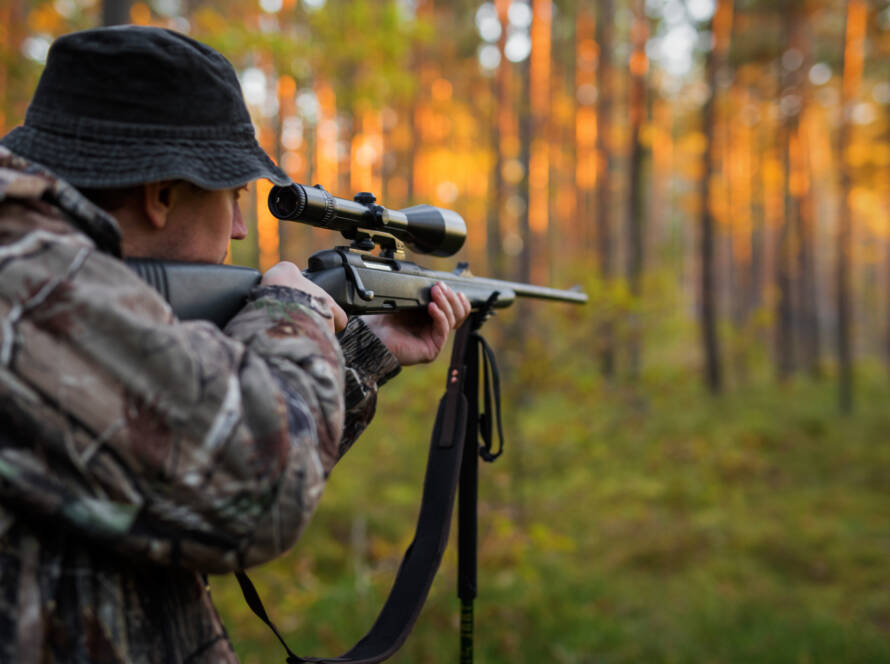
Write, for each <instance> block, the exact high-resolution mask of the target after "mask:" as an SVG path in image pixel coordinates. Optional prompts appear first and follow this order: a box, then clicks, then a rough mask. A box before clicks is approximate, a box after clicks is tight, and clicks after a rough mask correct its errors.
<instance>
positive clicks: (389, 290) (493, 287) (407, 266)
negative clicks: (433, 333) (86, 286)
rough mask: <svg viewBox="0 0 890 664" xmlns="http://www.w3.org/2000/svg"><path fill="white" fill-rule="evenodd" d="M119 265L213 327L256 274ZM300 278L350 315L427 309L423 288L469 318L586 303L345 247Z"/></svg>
mask: <svg viewBox="0 0 890 664" xmlns="http://www.w3.org/2000/svg"><path fill="white" fill-rule="evenodd" d="M127 264H128V265H129V266H130V267H131V268H132V269H133V270H134V271H135V272H136V273H137V274H138V275H139V276H140V277H142V278H143V279H144V280H145V281H146V282H148V283H149V284H150V285H151V286H153V287H154V288H155V289H156V290H157V291H158V292H159V293H160V294H161V295H162V296H163V297H164V299H165V300H167V302H168V303H169V304H170V306H171V307H172V309H173V312H174V313H175V314H176V316H177V317H178V318H180V319H182V320H195V319H202V320H209V321H211V322H213V323H214V324H216V325H217V326H219V327H224V326H225V324H226V323H227V322H228V321H229V319H231V318H232V316H234V315H235V314H236V313H237V312H238V311H239V310H240V309H241V307H243V306H244V302H245V300H246V298H247V295H248V293H249V292H250V291H251V289H252V288H254V287H255V286H257V285H258V284H259V282H260V273H259V272H258V271H257V270H254V269H252V268H247V267H240V266H233V265H214V264H210V263H180V262H173V261H156V260H151V259H128V260H127ZM303 274H304V275H305V276H306V277H307V278H308V279H309V280H311V281H313V282H314V283H316V284H318V285H319V286H320V287H321V288H322V289H324V290H325V291H326V292H327V293H329V294H330V295H331V297H332V298H333V299H334V301H336V302H337V304H339V305H340V306H341V307H343V309H344V310H345V311H346V313H347V314H349V315H351V316H352V315H361V314H373V313H392V312H397V311H408V310H416V309H423V308H425V307H426V305H427V304H428V303H429V302H430V288H431V287H432V286H433V285H434V284H436V283H437V282H439V281H442V282H444V283H446V284H447V285H448V286H450V287H451V288H452V289H453V290H455V291H457V292H459V293H463V294H464V295H466V296H467V299H469V301H470V305H471V307H472V308H473V310H474V311H478V310H480V309H481V308H483V307H488V306H492V307H494V308H498V309H501V308H505V307H509V306H510V305H512V304H513V303H514V302H515V300H516V298H517V297H529V298H537V299H547V300H555V301H562V302H570V303H575V304H584V303H586V302H587V295H586V294H584V293H582V292H580V291H578V290H559V289H555V288H547V287H544V286H534V285H531V284H523V283H517V282H512V281H500V280H497V279H485V278H479V277H475V276H473V275H471V274H470V273H469V271H468V270H466V268H465V267H463V268H462V267H458V269H457V270H456V271H455V272H439V271H435V270H428V269H426V268H423V267H420V266H419V265H417V264H416V263H412V262H409V261H403V260H396V259H392V258H383V257H380V256H372V255H370V254H364V253H360V252H356V251H353V250H350V249H348V248H337V249H328V250H324V251H320V252H318V253H316V254H313V255H312V256H311V257H310V259H309V266H308V269H306V270H305V271H304V272H303Z"/></svg>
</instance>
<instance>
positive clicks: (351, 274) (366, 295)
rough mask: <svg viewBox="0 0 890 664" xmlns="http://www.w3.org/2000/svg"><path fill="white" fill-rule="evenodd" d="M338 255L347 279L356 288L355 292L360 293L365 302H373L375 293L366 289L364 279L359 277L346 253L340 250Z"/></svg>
mask: <svg viewBox="0 0 890 664" xmlns="http://www.w3.org/2000/svg"><path fill="white" fill-rule="evenodd" d="M337 253H339V254H340V259H341V260H342V265H343V269H344V270H346V276H347V278H348V279H349V280H350V281H352V285H353V286H355V290H356V291H358V296H359V297H360V298H362V299H363V300H364V301H365V302H370V301H371V300H373V299H374V291H372V290H368V289H367V288H365V284H364V283H363V282H362V278H361V277H360V276H359V274H358V272H357V271H356V269H355V267H354V266H353V265H352V263H350V262H349V258H348V257H347V256H346V252H344V251H342V250H340V251H338V252H337Z"/></svg>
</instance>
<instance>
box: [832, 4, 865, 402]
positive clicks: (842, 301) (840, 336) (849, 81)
mask: <svg viewBox="0 0 890 664" xmlns="http://www.w3.org/2000/svg"><path fill="white" fill-rule="evenodd" d="M866 13H867V12H866V6H865V2H864V0H847V5H846V18H845V31H844V33H845V34H844V55H843V74H842V79H841V90H842V92H841V121H840V129H839V131H838V140H837V153H838V173H839V176H840V177H839V179H840V209H839V210H838V231H837V272H836V274H835V282H836V283H835V288H836V297H837V355H838V388H839V389H838V398H839V402H840V408H841V411H842V412H843V413H845V414H848V413H851V412H852V411H853V334H852V328H853V310H852V302H851V295H852V294H851V292H850V290H851V287H850V265H851V262H852V256H851V254H852V249H853V219H852V213H851V210H850V202H849V201H850V189H851V181H852V174H851V173H850V167H849V164H848V163H847V158H846V155H847V148H848V144H849V140H850V113H851V110H852V105H853V100H854V98H855V95H856V89H857V88H858V86H859V80H860V78H861V76H862V65H863V50H864V49H863V46H864V42H865V27H866Z"/></svg>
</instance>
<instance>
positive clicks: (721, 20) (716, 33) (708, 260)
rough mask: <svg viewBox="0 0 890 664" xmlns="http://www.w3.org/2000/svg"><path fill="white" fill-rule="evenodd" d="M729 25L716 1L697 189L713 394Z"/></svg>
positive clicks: (728, 13)
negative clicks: (721, 123)
mask: <svg viewBox="0 0 890 664" xmlns="http://www.w3.org/2000/svg"><path fill="white" fill-rule="evenodd" d="M731 26H732V0H718V2H717V9H716V11H715V13H714V18H713V20H712V34H713V45H712V48H711V50H710V51H709V52H708V56H707V61H706V63H705V76H706V79H707V85H708V98H707V100H706V101H705V104H704V108H703V109H702V124H703V129H702V131H703V133H704V136H705V146H706V147H705V154H704V159H705V163H704V168H703V169H702V180H701V183H700V188H699V205H700V215H701V217H700V236H699V259H700V263H701V265H700V270H701V272H700V275H701V283H700V293H699V297H700V323H701V333H702V344H703V347H704V356H705V384H706V385H707V387H708V390H709V391H710V392H711V393H712V394H718V393H720V392H722V390H723V368H722V361H721V357H720V344H719V338H718V336H717V286H716V275H715V271H714V247H715V244H716V243H715V239H714V236H715V224H714V217H713V215H712V212H711V184H712V183H711V179H712V174H713V165H714V161H715V152H716V147H715V141H714V131H715V126H716V124H717V120H716V108H715V101H716V97H717V73H718V71H719V69H720V67H721V65H722V60H723V55H724V54H725V52H726V49H727V48H728V46H729V44H728V41H729V36H730V28H731Z"/></svg>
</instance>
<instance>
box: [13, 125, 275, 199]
mask: <svg viewBox="0 0 890 664" xmlns="http://www.w3.org/2000/svg"><path fill="white" fill-rule="evenodd" d="M152 133H153V132H151V131H149V132H145V133H144V134H143V135H141V136H138V137H137V136H121V135H120V134H117V135H113V134H109V135H108V136H107V137H99V136H97V135H96V133H95V132H89V133H88V134H86V135H85V134H84V133H81V134H80V135H67V134H64V135H63V134H57V133H54V132H50V131H46V130H45V129H41V128H35V127H33V126H27V125H25V126H20V127H16V128H15V129H13V130H12V131H11V132H9V133H8V134H7V135H6V136H4V137H3V138H2V139H0V144H2V145H4V146H5V147H7V148H9V150H11V151H12V152H14V153H16V154H18V155H21V156H22V157H24V158H26V159H29V160H31V161H33V162H35V163H37V164H40V165H41V166H43V167H44V168H46V169H48V170H50V171H52V172H53V173H54V174H56V175H57V176H59V177H60V178H62V179H63V180H66V181H67V182H69V183H70V184H72V185H74V186H75V187H81V188H88V189H106V188H107V189H112V188H117V187H126V186H131V185H135V184H142V183H146V182H159V181H162V180H174V179H182V180H187V181H189V182H191V183H193V184H196V185H198V186H199V187H202V188H204V189H228V188H232V187H240V186H243V185H245V184H247V183H249V182H251V181H253V180H256V179H258V178H266V179H268V180H271V181H272V182H273V183H275V184H277V185H282V186H286V185H288V184H291V182H292V180H291V179H290V178H289V177H288V176H287V174H286V173H285V172H284V171H282V170H281V169H280V168H279V167H278V166H276V165H275V163H274V162H273V161H272V160H271V159H270V158H269V156H268V155H267V154H266V153H265V151H263V149H262V148H261V147H260V146H259V144H258V143H257V142H256V139H255V138H254V135H253V131H252V128H250V129H249V130H248V131H240V132H233V133H231V134H229V135H228V136H226V137H224V138H223V137H220V136H219V134H218V133H216V132H214V133H215V134H216V135H213V136H200V137H198V136H188V137H186V136H183V137H182V138H177V139H172V140H171V137H170V136H164V137H163V138H161V137H160V136H153V135H152Z"/></svg>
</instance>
